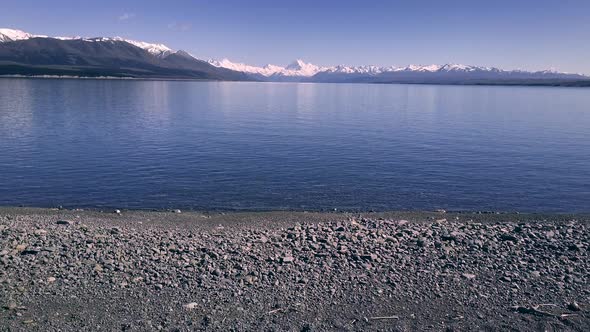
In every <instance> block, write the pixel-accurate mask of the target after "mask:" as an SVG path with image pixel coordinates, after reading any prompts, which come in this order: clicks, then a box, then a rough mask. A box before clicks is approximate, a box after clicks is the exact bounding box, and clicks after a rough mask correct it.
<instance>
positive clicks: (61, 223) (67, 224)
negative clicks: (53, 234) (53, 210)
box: [56, 220, 74, 226]
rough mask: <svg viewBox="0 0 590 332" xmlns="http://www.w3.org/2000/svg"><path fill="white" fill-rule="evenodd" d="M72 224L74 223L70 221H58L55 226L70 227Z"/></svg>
mask: <svg viewBox="0 0 590 332" xmlns="http://www.w3.org/2000/svg"><path fill="white" fill-rule="evenodd" d="M73 223H74V222H73V221H70V220H58V221H57V222H56V224H58V225H65V226H69V225H72V224H73Z"/></svg>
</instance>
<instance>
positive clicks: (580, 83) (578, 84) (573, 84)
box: [0, 74, 590, 88]
mask: <svg viewBox="0 0 590 332" xmlns="http://www.w3.org/2000/svg"><path fill="white" fill-rule="evenodd" d="M0 79H55V80H115V81H131V82H133V81H154V82H159V81H163V82H168V81H170V82H176V81H177V82H217V83H219V82H222V83H223V82H232V83H271V84H276V83H280V84H345V85H351V84H352V85H354V84H357V85H366V84H369V85H371V84H373V85H417V86H421V85H425V86H428V85H431V86H460V87H468V86H472V87H509V88H514V87H547V88H588V87H590V80H573V81H571V80H565V81H560V80H557V81H555V80H549V81H543V80H539V81H532V82H483V81H474V82H457V83H453V82H329V81H326V82H322V81H318V82H308V81H300V82H290V81H260V80H254V79H252V80H216V79H205V78H173V77H170V78H168V77H133V76H71V75H32V76H29V75H10V74H7V75H0Z"/></svg>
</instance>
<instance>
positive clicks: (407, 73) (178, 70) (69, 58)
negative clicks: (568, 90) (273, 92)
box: [0, 29, 590, 86]
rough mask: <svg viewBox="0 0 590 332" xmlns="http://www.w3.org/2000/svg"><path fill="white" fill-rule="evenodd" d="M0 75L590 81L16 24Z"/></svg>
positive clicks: (0, 45) (4, 42) (3, 49)
mask: <svg viewBox="0 0 590 332" xmlns="http://www.w3.org/2000/svg"><path fill="white" fill-rule="evenodd" d="M0 75H3V76H6V75H25V76H36V75H58V76H89V77H96V76H114V77H135V78H163V79H207V80H233V81H236V80H238V81H270V82H318V83H320V82H324V83H414V84H509V85H574V86H590V77H588V76H585V75H581V74H569V73H562V72H556V71H549V70H545V71H535V72H531V71H523V70H503V69H499V68H494V67H482V66H472V65H461V64H443V65H409V66H405V67H395V66H388V67H382V66H370V65H368V66H345V65H338V66H329V67H323V66H317V65H314V64H311V63H306V62H304V61H302V60H299V59H298V60H295V61H294V62H292V63H291V64H289V65H287V66H284V67H283V66H277V65H266V66H264V67H257V66H251V65H247V64H243V63H235V62H232V61H230V60H228V59H223V60H208V61H204V60H201V59H198V58H196V57H194V56H192V55H191V54H189V53H187V52H185V51H182V50H179V51H175V50H172V49H171V48H169V47H167V46H166V45H164V44H160V43H149V42H144V41H136V40H130V39H125V38H121V37H92V38H86V37H48V36H45V35H36V34H31V33H27V32H24V31H21V30H15V29H0Z"/></svg>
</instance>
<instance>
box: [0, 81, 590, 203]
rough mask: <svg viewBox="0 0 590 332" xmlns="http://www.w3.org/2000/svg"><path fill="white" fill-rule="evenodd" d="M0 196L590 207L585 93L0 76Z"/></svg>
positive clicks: (22, 199) (589, 119)
mask: <svg viewBox="0 0 590 332" xmlns="http://www.w3.org/2000/svg"><path fill="white" fill-rule="evenodd" d="M0 205H27V206H57V205H63V206H67V207H118V208H192V209H248V210H252V209H253V210H257V209H264V210H268V209H317V210H321V209H332V208H339V209H362V210H369V209H376V210H398V209H435V208H446V209H453V210H455V209H457V210H501V211H539V212H541V211H544V212H587V211H590V90H588V89H582V88H543V87H471V86H466V87H462V86H426V85H424V86H422V85H360V84H359V85H356V84H354V85H353V84H350V85H348V84H341V85H335V84H334V85H332V84H280V83H277V84H270V83H216V82H214V83H210V82H209V83H207V82H152V81H116V80H115V81H111V80H40V79H36V80H35V79H2V80H0Z"/></svg>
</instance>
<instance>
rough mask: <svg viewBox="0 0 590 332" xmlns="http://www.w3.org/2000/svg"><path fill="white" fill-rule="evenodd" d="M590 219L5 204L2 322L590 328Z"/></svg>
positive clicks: (140, 326)
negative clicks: (98, 208)
mask: <svg viewBox="0 0 590 332" xmlns="http://www.w3.org/2000/svg"><path fill="white" fill-rule="evenodd" d="M589 219H590V218H589V217H588V216H580V215H578V216H567V215H554V216H541V215H516V214H514V215H513V214H510V215H508V214H506V215H494V214H489V215H479V214H453V213H381V214H377V213H366V214H340V213H326V214H321V213H298V212H273V213H232V214H201V213H163V212H138V211H123V212H122V213H121V214H114V213H101V212H97V211H66V210H59V211H58V210H47V209H25V208H1V209H0V305H1V306H2V308H0V331H21V330H22V331H34V330H44V331H45V330H49V331H54V330H62V331H85V330H92V331H96V330H106V331H113V330H114V331H120V330H123V331H128V330H129V331H151V330H164V331H192V330H208V331H209V330H210V331H218V330H222V331H225V330H227V331H232V330H234V331H246V330H248V331H285V330H286V331H324V330H339V331H340V330H354V331H370V330H371V331H372V330H384V331H424V330H435V331H441V330H443V331H456V330H457V331H478V330H481V331H495V330H511V331H564V330H566V331H567V330H571V331H590V313H589V311H590V306H589V303H590V286H589V285H590V284H589V282H590V262H589V259H588V250H589V246H590V243H589V241H590V231H589V225H590V223H589V222H590V221H589Z"/></svg>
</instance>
